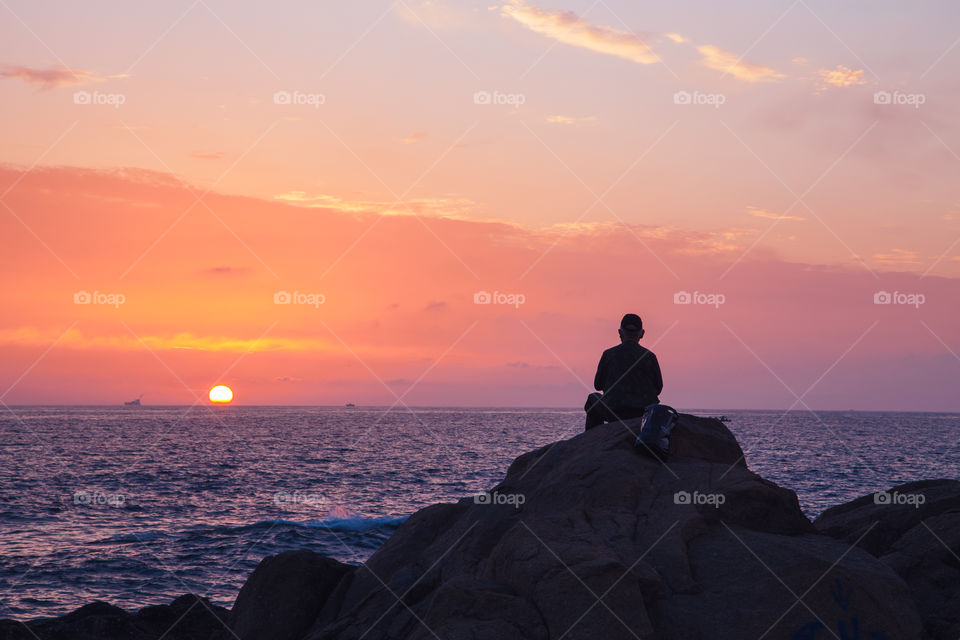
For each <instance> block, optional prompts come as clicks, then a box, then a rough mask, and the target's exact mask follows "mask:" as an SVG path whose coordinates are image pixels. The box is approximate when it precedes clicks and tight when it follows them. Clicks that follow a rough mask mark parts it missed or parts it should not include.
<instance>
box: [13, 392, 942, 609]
mask: <svg viewBox="0 0 960 640" xmlns="http://www.w3.org/2000/svg"><path fill="white" fill-rule="evenodd" d="M687 411H688V412H690V413H695V414H698V415H720V414H721V413H722V414H725V415H726V416H727V417H728V418H729V422H728V427H729V428H730V429H731V431H733V433H734V434H735V435H736V436H737V438H738V440H739V441H740V443H741V446H742V447H743V449H744V451H745V453H746V459H747V463H748V465H749V466H750V468H751V469H752V470H753V471H755V472H757V473H759V474H760V475H762V476H764V477H765V478H767V479H769V480H772V481H773V482H776V483H777V484H779V485H781V486H784V487H788V488H790V489H793V490H794V491H796V492H797V495H798V497H799V500H800V505H801V507H802V508H803V509H804V511H805V512H806V514H807V515H808V516H810V517H811V518H813V517H815V516H816V515H817V514H819V513H820V512H821V511H823V509H825V508H827V507H829V506H831V505H835V504H840V503H842V502H845V501H848V500H851V499H853V498H855V497H857V496H860V495H863V494H867V493H871V492H875V491H880V490H883V489H887V488H889V487H891V486H893V485H896V484H898V483H902V482H907V481H911V480H919V479H926V478H938V477H947V478H958V476H960V465H958V462H960V446H958V436H960V414H935V413H866V412H816V413H811V412H807V411H804V412H800V411H796V412H790V413H787V414H784V413H783V412H777V411H723V412H718V411H709V410H700V411H691V410H689V409H688V410H687ZM582 429H583V412H582V411H580V410H573V409H509V408H421V407H417V408H410V409H408V408H405V407H394V408H392V409H390V408H387V407H356V408H342V407H338V408H334V407H242V406H222V407H207V406H199V407H13V408H11V411H9V412H6V411H5V412H4V414H3V415H2V416H0V618H6V617H13V618H18V619H26V618H34V617H41V616H50V615H59V614H62V613H65V612H68V611H71V610H73V609H75V608H77V607H79V606H81V605H84V604H87V603H89V602H92V601H94V600H105V601H107V602H110V603H112V604H115V605H118V606H120V607H124V608H126V609H129V610H134V609H137V608H139V607H141V606H145V605H148V604H160V603H167V602H169V601H170V600H172V599H173V598H174V597H176V596H178V595H181V594H183V593H188V592H191V593H198V594H200V595H205V596H207V597H209V598H210V599H211V600H212V601H213V602H215V603H217V604H220V605H223V606H230V605H231V604H232V602H233V599H234V598H235V597H236V594H237V591H238V590H239V588H240V586H241V585H242V584H243V582H244V580H245V579H246V577H247V576H248V575H249V573H250V572H251V571H252V570H253V568H254V567H255V566H256V565H257V563H258V562H259V561H260V560H261V559H262V558H263V557H264V556H267V555H271V554H275V553H279V552H281V551H284V550H287V549H299V548H308V549H313V550H315V551H317V552H319V553H323V554H326V555H329V556H332V557H335V558H337V559H339V560H341V561H344V562H351V563H360V562H363V561H364V560H365V559H366V558H368V557H369V556H370V554H372V553H373V552H374V551H375V550H376V549H377V548H378V547H379V546H380V545H381V544H382V543H383V541H384V540H386V538H388V537H389V536H390V534H391V533H392V532H393V531H394V530H396V528H397V527H398V526H399V525H400V523H402V522H403V520H404V519H405V518H406V517H407V516H409V515H410V514H411V513H413V512H414V511H416V510H417V509H420V508H422V507H425V506H427V505H430V504H433V503H436V502H453V501H456V500H458V499H460V498H463V497H467V496H471V495H476V494H477V493H479V492H482V491H485V490H487V489H489V488H491V487H492V486H493V485H495V484H496V483H497V482H499V481H500V480H501V479H502V478H503V476H504V474H505V472H506V469H507V467H508V466H509V464H510V462H512V461H513V459H514V458H516V457H517V456H518V455H520V454H522V453H524V452H526V451H529V450H531V449H534V448H536V447H540V446H543V445H546V444H549V443H551V442H554V441H556V440H559V439H564V438H569V437H572V436H574V435H576V434H577V433H579V432H580V431H582Z"/></svg>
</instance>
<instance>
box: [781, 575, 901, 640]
mask: <svg viewBox="0 0 960 640" xmlns="http://www.w3.org/2000/svg"><path fill="white" fill-rule="evenodd" d="M830 593H831V595H832V596H833V601H834V602H835V603H836V605H837V606H838V607H840V609H841V610H842V611H843V612H844V614H845V615H842V616H841V617H839V618H837V620H836V623H835V631H832V630H830V629H829V628H827V625H826V623H825V622H823V621H822V620H814V621H812V622H808V623H806V624H805V625H803V626H802V627H800V628H799V629H797V631H796V632H795V633H794V634H793V640H827V638H834V640H836V639H837V638H839V640H891V638H890V636H888V635H887V634H885V633H883V632H881V631H869V632H866V635H864V633H862V632H861V630H860V618H859V616H856V615H853V614H852V613H850V605H851V601H852V599H853V587H845V586H844V584H843V582H842V581H841V580H836V581H834V585H833V587H832V588H831V589H830ZM820 632H822V633H820Z"/></svg>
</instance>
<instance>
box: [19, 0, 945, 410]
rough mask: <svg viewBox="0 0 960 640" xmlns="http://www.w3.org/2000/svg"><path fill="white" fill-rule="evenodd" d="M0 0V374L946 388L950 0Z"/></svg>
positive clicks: (800, 395) (787, 400)
mask: <svg viewBox="0 0 960 640" xmlns="http://www.w3.org/2000/svg"><path fill="white" fill-rule="evenodd" d="M0 15H3V20H2V21H0V110H2V112H0V115H2V120H0V122H2V124H0V127H2V130H3V141H4V144H3V145H2V147H0V247H2V252H0V273H2V277H3V282H4V284H5V287H4V304H3V305H2V307H0V402H2V403H3V404H4V405H8V406H13V405H19V404H76V403H81V404H119V403H120V402H122V401H124V400H129V399H131V398H134V397H137V396H139V395H141V394H143V401H144V403H145V404H193V403H195V402H202V401H204V398H205V396H206V392H207V390H208V389H209V388H210V387H211V386H213V385H214V384H219V383H222V384H228V385H229V386H231V387H232V388H233V390H234V393H235V402H237V403H238V404H333V405H337V404H343V403H345V402H354V403H357V404H376V405H387V406H391V405H392V406H396V407H406V406H418V405H419V406H422V405H460V406H464V405H466V406H560V407H576V406H581V405H582V403H583V400H584V399H585V396H586V394H587V393H588V392H589V391H591V390H592V380H593V373H594V370H595V367H596V363H597V360H598V359H599V356H600V353H601V352H602V350H603V349H605V348H607V347H610V346H612V345H613V344H615V343H616V342H617V335H616V328H617V325H618V322H619V318H620V316H621V315H623V314H624V313H627V312H635V313H639V314H640V315H641V316H642V317H643V319H644V324H645V327H646V329H647V334H646V336H645V337H644V340H643V344H645V345H646V346H647V347H648V348H650V349H652V350H653V351H654V352H656V353H657V355H658V358H659V360H660V362H661V366H662V368H663V374H664V379H665V389H664V393H663V395H662V396H661V400H662V401H663V402H666V403H669V404H671V405H673V406H676V407H679V408H687V409H690V408H717V409H737V408H776V409H788V408H792V409H796V410H811V409H814V410H815V409H839V410H846V409H860V410H873V409H876V410H903V411H950V410H952V411H957V410H960V394H958V393H957V391H958V380H960V355H958V353H960V328H958V323H957V322H956V317H957V312H958V310H960V195H958V193H957V189H958V187H957V181H956V176H957V172H958V169H960V155H958V154H960V130H958V122H957V120H956V118H955V117H954V115H953V114H954V113H955V105H956V104H957V101H958V100H960V76H958V74H957V73H956V69H957V66H958V64H960V29H958V28H957V25H958V24H960V22H958V20H957V18H958V16H960V8H958V7H957V6H956V4H955V3H951V2H947V1H943V2H927V3H923V4H922V5H906V4H903V3H900V2H883V1H880V2H870V3H843V4H837V3H832V2H812V1H802V0H794V1H785V2H779V1H777V2H759V1H754V0H751V1H746V0H743V1H734V2H726V3H713V4H704V3H702V2H682V1H681V2H675V3H652V2H616V1H614V0H596V1H592V0H588V1H583V2H561V1H554V0H549V1H548V0H539V1H538V2H530V1H527V0H506V1H503V2H493V3H491V2H489V1H488V2H484V3H476V2H469V1H464V2H453V1H452V0H397V1H395V2H381V1H379V0H377V1H370V2H354V3H316V2H279V3H270V4H264V3H254V2H239V1H233V2H226V1H217V0H186V1H173V0H172V1H170V2H164V3H136V4H134V3H129V4H128V3H124V4H118V3H115V2H106V1H104V2H84V3H76V2H27V1H22V0H2V2H0Z"/></svg>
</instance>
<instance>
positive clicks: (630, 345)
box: [584, 313, 663, 429]
mask: <svg viewBox="0 0 960 640" xmlns="http://www.w3.org/2000/svg"><path fill="white" fill-rule="evenodd" d="M619 333H620V344H618V345H617V346H615V347H611V348H609V349H607V350H606V351H604V352H603V355H602V356H601V357H600V364H598V365H597V375H596V377H594V379H593V387H594V389H596V390H597V391H602V392H603V393H602V394H601V393H591V394H590V395H589V396H587V404H586V405H585V406H584V410H585V411H586V412H587V423H586V428H587V429H592V428H593V427H595V426H597V425H599V424H603V423H604V422H615V421H617V420H626V419H627V418H639V417H640V416H641V415H643V409H644V407H647V406H649V405H651V404H657V403H659V402H660V398H659V396H660V392H661V391H663V376H662V375H661V374H660V363H659V362H657V356H655V355H654V354H653V352H652V351H649V350H647V349H645V348H643V347H641V346H640V344H639V342H640V338H642V337H643V334H644V330H643V321H642V320H640V316H638V315H637V314H635V313H628V314H627V315H625V316H623V319H622V320H621V321H620V330H619Z"/></svg>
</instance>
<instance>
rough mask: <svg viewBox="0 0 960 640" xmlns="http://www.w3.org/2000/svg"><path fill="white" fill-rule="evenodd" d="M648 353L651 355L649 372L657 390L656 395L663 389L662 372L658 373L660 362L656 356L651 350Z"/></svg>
mask: <svg viewBox="0 0 960 640" xmlns="http://www.w3.org/2000/svg"><path fill="white" fill-rule="evenodd" d="M650 355H651V356H652V357H653V360H652V362H651V363H650V372H651V374H652V375H653V386H654V388H655V389H656V390H657V395H658V396H659V395H660V393H661V392H662V391H663V374H662V373H660V362H659V361H658V360H657V356H655V355H653V352H652V351H651V352H650Z"/></svg>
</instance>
